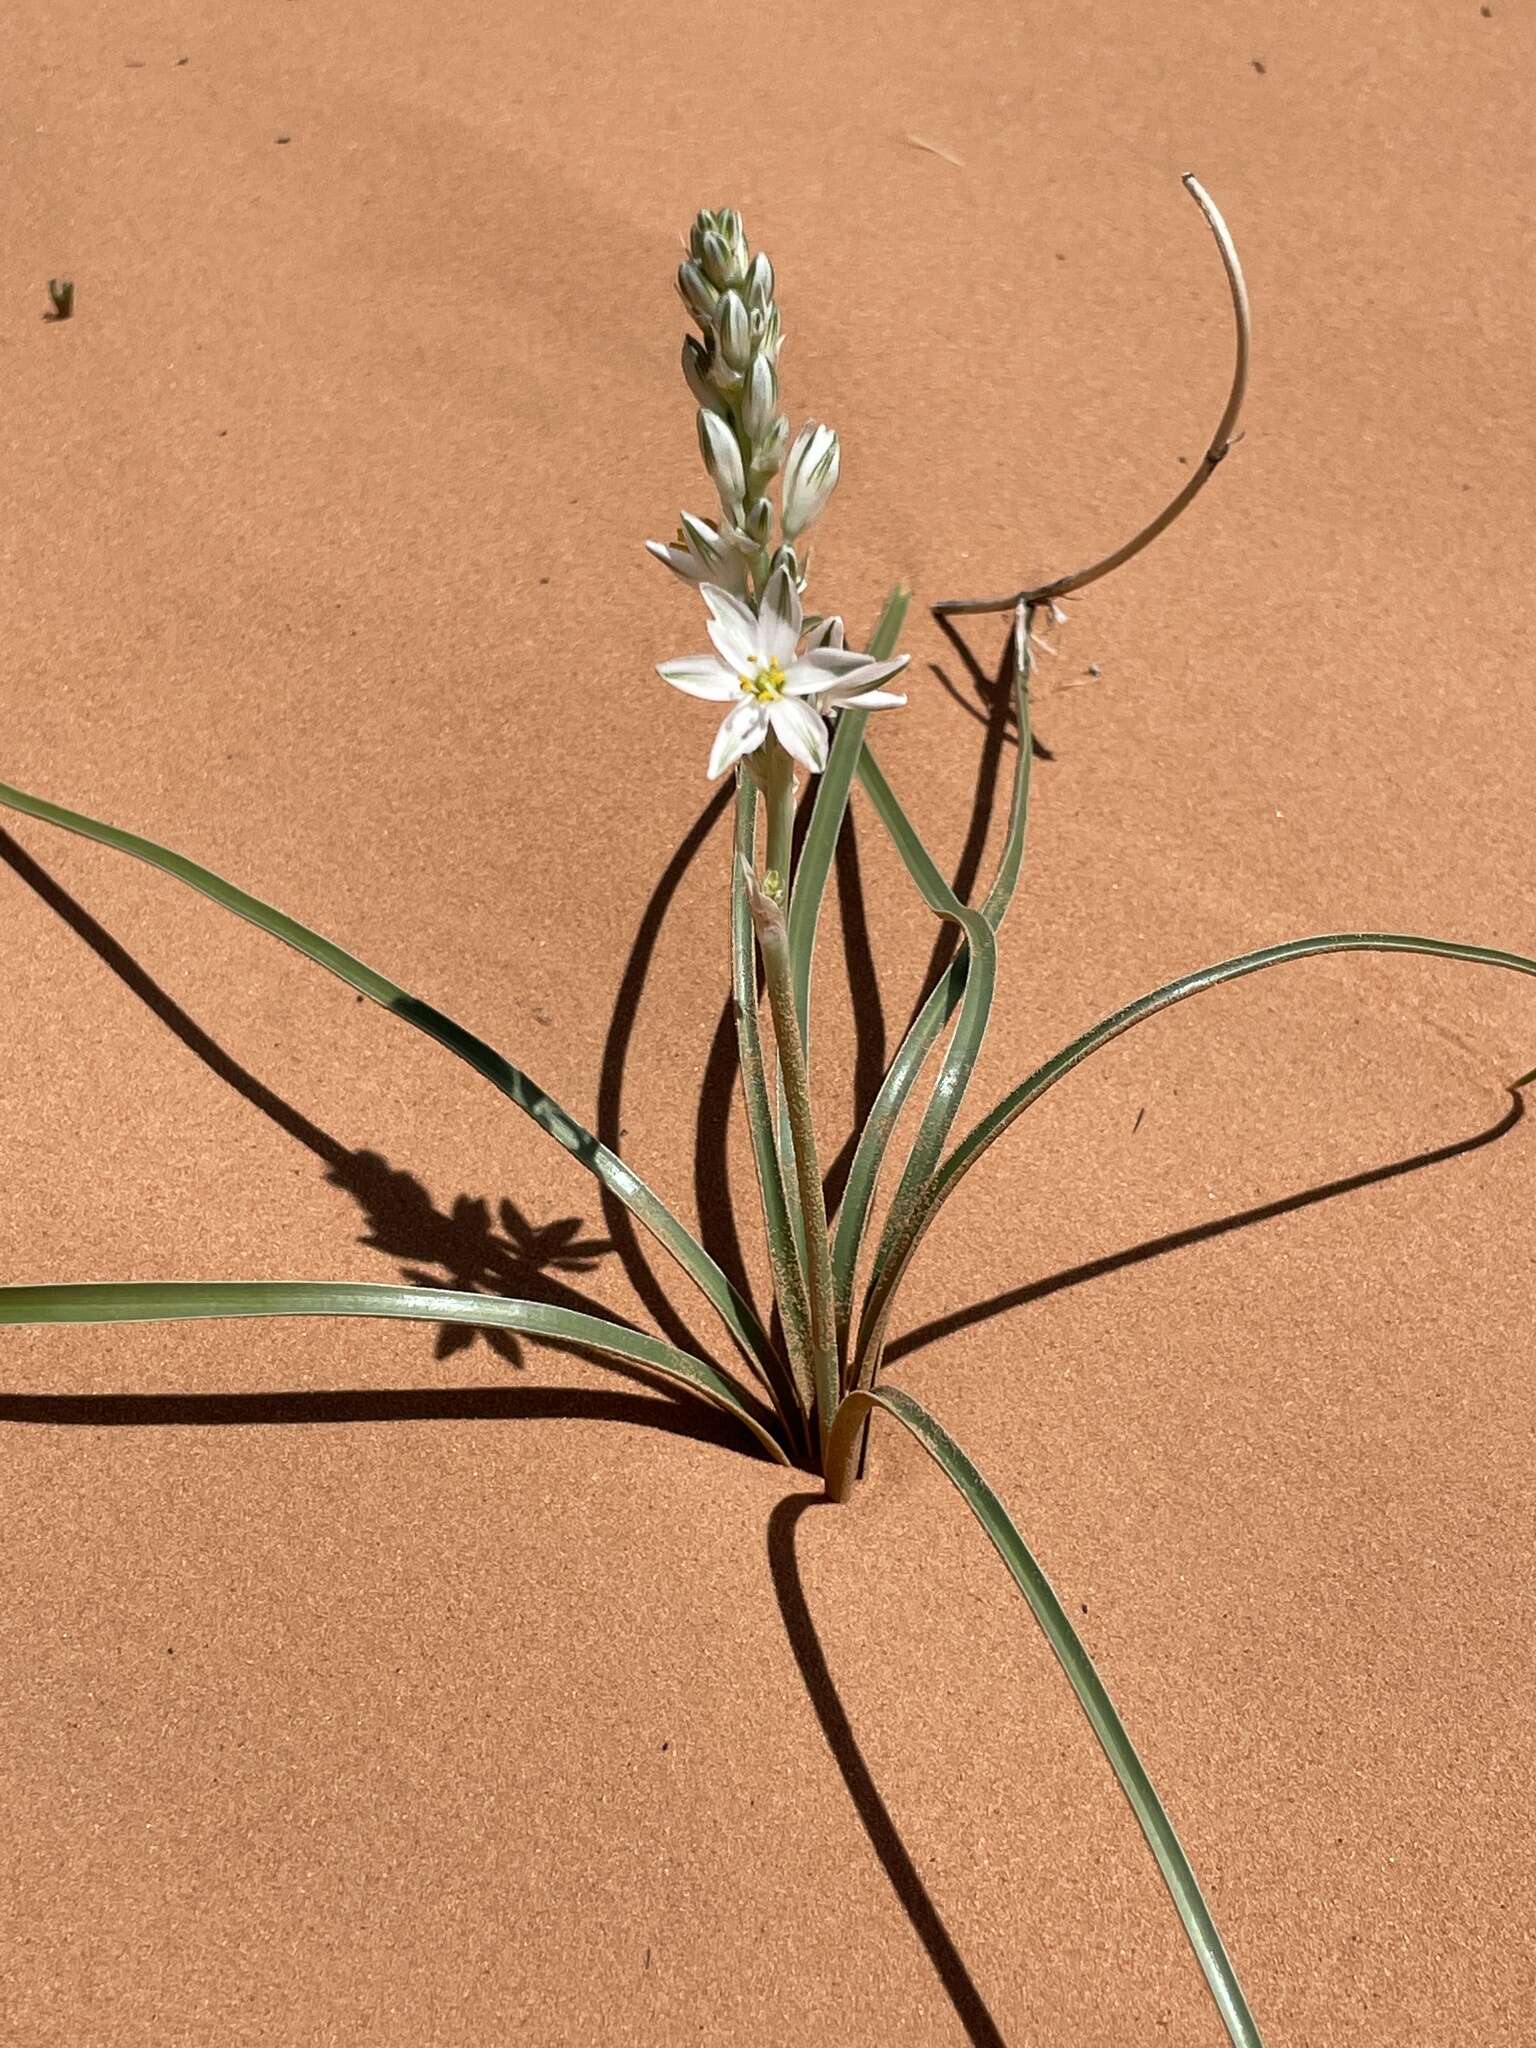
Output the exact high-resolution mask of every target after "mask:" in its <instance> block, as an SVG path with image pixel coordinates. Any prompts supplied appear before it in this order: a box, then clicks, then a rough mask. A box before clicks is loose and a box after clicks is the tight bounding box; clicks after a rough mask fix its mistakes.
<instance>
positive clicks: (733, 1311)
mask: <svg viewBox="0 0 1536 2048" xmlns="http://www.w3.org/2000/svg"><path fill="white" fill-rule="evenodd" d="M0 804H6V805H8V806H9V808H10V809H11V810H13V811H21V812H22V813H24V814H25V815H26V816H27V817H29V818H40V819H42V820H43V822H44V823H45V824H49V825H60V826H62V827H63V828H64V830H65V831H66V832H78V833H79V834H80V836H81V837H82V838H84V839H94V840H96V841H97V842H98V844H100V845H102V846H111V847H114V848H115V849H116V850H117V851H118V852H119V853H128V854H132V855H133V857H134V858H135V859H136V860H142V861H147V862H148V863H149V865H150V866H151V867H155V868H159V869H160V870H161V871H162V872H163V873H165V874H168V875H174V876H175V878H176V880H177V881H179V882H185V883H186V884H187V886H188V887H189V888H192V889H196V890H197V891H198V892H199V893H200V894H201V895H204V896H209V897H211V898H212V899H213V901H214V902H215V903H218V904H222V906H223V907H224V909H226V910H232V911H233V912H234V913H235V915H236V917H243V918H244V919H245V920H246V922H247V923H248V924H254V925H256V926H257V927H258V928H259V929H260V930H262V931H264V932H270V933H271V935H272V937H273V938H275V939H281V940H282V941H283V943H284V945H287V946H292V947H293V949H294V951H295V952H297V953H302V954H303V955H304V956H305V958H306V959H308V960H313V961H315V962H317V963H318V964H319V965H320V966H321V967H325V968H328V969H329V970H330V972H331V973H332V974H334V975H337V976H338V977H339V978H340V979H341V980H342V981H344V982H346V983H347V985H348V987H350V988H355V989H356V990H357V991H358V992H359V993H360V994H361V995H365V996H367V997H369V998H370V1000H372V1001H373V1002H375V1003H379V1004H381V1005H382V1007H383V1008H384V1009H386V1010H388V1011H389V1012H390V1013H391V1015H392V1016H396V1017H400V1018H402V1019H403V1020H404V1021H405V1022H406V1023H407V1024H414V1025H415V1027H416V1029H417V1030H418V1031H424V1032H425V1033H426V1035H427V1036H428V1037H429V1038H435V1039H436V1040H437V1042H438V1043H439V1045H445V1046H447V1048H448V1050H449V1051H450V1052H454V1053H457V1054H458V1056H459V1058H460V1059H461V1060H464V1061H466V1062H467V1063H468V1064H469V1065H470V1066H472V1067H473V1068H474V1069H475V1071H476V1073H478V1074H483V1075H484V1076H485V1078H486V1080H488V1081H489V1082H490V1083H491V1085H492V1086H493V1087H495V1088H499V1089H500V1090H501V1092H502V1094H503V1095H505V1096H506V1097H507V1098H508V1100H509V1101H511V1102H514V1103H516V1105H517V1107H518V1108H519V1109H520V1110H522V1111H523V1112H524V1113H525V1114H526V1115H527V1116H530V1117H532V1119H533V1121H534V1122H535V1123H536V1124H537V1125H538V1126H539V1128H540V1130H542V1131H546V1132H547V1133H548V1134H549V1136H550V1137H552V1138H553V1139H554V1140H555V1143H556V1144H557V1145H562V1146H564V1148H565V1150H566V1151H567V1152H569V1153H570V1154H571V1156H572V1158H574V1159H578V1160H580V1162H581V1164H582V1165H583V1166H584V1167H586V1169H587V1171H588V1172H589V1173H591V1174H593V1175H595V1176H596V1178H597V1179H598V1180H600V1181H601V1182H602V1184H603V1186H604V1187H605V1188H607V1189H608V1190H609V1192H610V1193H611V1194H613V1195H616V1196H617V1197H618V1199H619V1200H620V1201H621V1202H622V1203H623V1204H624V1206H625V1207H626V1208H627V1209H628V1210H629V1211H630V1212H631V1214H632V1215H634V1216H635V1217H636V1218H637V1219H638V1221H639V1222H641V1223H643V1224H644V1225H645V1227H646V1229H647V1230H649V1231H650V1232H651V1233H652V1234H653V1235H654V1236H655V1237H656V1238H657V1240H658V1241H659V1242H660V1243H661V1244H663V1245H664V1246H665V1247H666V1249H667V1250H668V1251H669V1252H670V1253H671V1254H672V1256H673V1258H674V1259H676V1260H677V1262H678V1264H679V1265H680V1266H681V1267H682V1268H683V1270H684V1271H685V1272H686V1273H687V1274H688V1276H689V1278H690V1279H691V1280H693V1281H694V1282H695V1284H696V1285H697V1286H698V1287H699V1288H700V1290H701V1291H702V1292H703V1293H704V1295H705V1296H707V1298H708V1299H709V1301H710V1302H711V1304H712V1305H713V1306H714V1308H715V1309H716V1310H717V1311H718V1313H719V1315H720V1318H721V1320H722V1321H723V1322H724V1324H725V1326H726V1328H727V1329H728V1330H729V1331H730V1333H731V1335H732V1336H733V1337H734V1338H735V1339H736V1342H737V1343H738V1344H739V1345H740V1346H741V1348H742V1350H743V1352H744V1353H745V1354H746V1356H747V1357H748V1358H749V1359H750V1360H751V1361H752V1364H753V1367H754V1369H755V1370H756V1371H758V1372H759V1373H760V1374H761V1375H762V1376H763V1377H764V1378H765V1379H767V1377H768V1375H769V1374H770V1373H771V1371H772V1360H773V1345H772V1343H771V1341H770V1340H769V1337H768V1333H767V1331H766V1330H764V1328H763V1326H762V1324H761V1322H760V1321H759V1320H758V1317H757V1314H756V1312H755V1311H754V1309H753V1307H752V1304H751V1303H750V1302H749V1301H747V1300H746V1299H745V1298H744V1296H742V1295H741V1294H740V1293H739V1292H738V1290H737V1289H736V1288H735V1287H733V1286H732V1284H731V1282H730V1280H729V1279H728V1278H727V1277H726V1275H725V1274H724V1273H723V1272H722V1271H721V1269H720V1267H719V1266H718V1265H717V1264H716V1262H715V1260H714V1259H712V1258H711V1257H710V1255H709V1253H708V1252H707V1251H705V1249H704V1247H703V1246H702V1245H701V1244H700V1243H699V1241H698V1239H697V1238H696V1237H694V1235H693V1234H692V1232H691V1231H689V1230H688V1229H686V1228H685V1226H684V1225H683V1224H682V1223H681V1222H679V1220H678V1219H677V1217H676V1216H674V1215H673V1213H672V1211H671V1210H670V1209H669V1208H668V1207H667V1205H666V1203H665V1202H663V1201H662V1199H661V1197H660V1196H659V1195H657V1194H655V1193H653V1192H652V1190H651V1189H650V1188H648V1187H647V1186H646V1184H645V1182H644V1181H643V1180H642V1179H641V1178H640V1176H639V1175H638V1174H637V1173H635V1172H633V1171H632V1170H631V1169H630V1168H629V1167H628V1166H626V1165H625V1164H624V1161H623V1160H622V1159H620V1158H619V1156H618V1154H617V1153H616V1152H610V1151H609V1149H608V1147H607V1146H606V1145H604V1144H601V1143H599V1141H598V1140H597V1138H595V1137H594V1136H593V1134H592V1132H591V1131H589V1130H587V1129H586V1127H585V1126H584V1125H582V1124H579V1123H578V1122H577V1121H576V1119H575V1117H573V1116H570V1115H568V1114H567V1112H566V1111H565V1110H563V1109H562V1108H561V1107H560V1105H559V1103H558V1102H556V1101H555V1099H554V1097H553V1096H552V1095H548V1094H546V1093H545V1091H544V1090H543V1089H542V1088H540V1087H539V1086H538V1084H537V1083H536V1082H534V1081H531V1080H530V1079H529V1078H528V1076H527V1075H526V1074H525V1073H524V1072H523V1071H522V1070H521V1068H519V1067H514V1066H513V1065H512V1063H511V1061H510V1060H507V1059H504V1058H503V1057H502V1055H501V1054H500V1053H499V1052H497V1051H496V1050H495V1049H494V1048H493V1047H492V1046H489V1045H487V1044H486V1042H485V1040H484V1039H483V1038H477V1037H476V1036H475V1034H474V1033H473V1032H472V1031H466V1030H465V1029H464V1027H463V1025H462V1024H455V1023H454V1021H453V1019H452V1018H451V1017H446V1016H444V1014H443V1012H442V1011H441V1010H437V1009H434V1008H433V1007H432V1005H431V1004H430V1003H424V1002H422V1001H421V999H420V998H419V997H417V996H413V995H409V994H407V992H406V991H405V990H404V989H403V988H398V987H397V986H396V985H395V983H394V982H392V981H389V980H387V979H386V978H385V976H384V975H382V974H379V973H376V972H375V971H374V969H373V968H371V967H365V966H364V965H363V963H362V961H361V960H357V959H354V958H353V956H352V955H351V954H350V953H348V952H345V951H344V950H343V949H342V948H341V947H340V946H338V945H335V944H333V943H332V941H331V940H330V939H326V938H322V937H321V936H320V934H319V933H318V932H312V931H310V930H309V929H308V927H307V926H305V925H302V924H300V923H299V922H298V921H297V920H296V919H295V918H291V917H287V916H285V915H284V914H283V912H282V911H280V910H274V909H273V907H272V905H271V904H270V903H263V902H262V901H261V899H260V898H259V897H257V896H251V895H248V894H247V893H246V891H245V890H244V889H237V888H236V887H235V886H234V884H233V883H232V882H226V881H225V880H223V878H222V877H221V876H219V875H216V874H214V873H213V872H212V871H211V870H210V869H208V868H205V867H200V866H199V865H198V863H197V862H196V861H192V860H187V859H186V858H185V857H184V856H183V855H181V854H179V853H172V852H171V851H170V850H169V849H168V848H167V847H164V846H157V845H156V844H155V842H154V841H153V840H152V839H142V838H140V837H139V835H138V834H137V833H135V832H123V831H120V830H119V829H118V827H117V826H115V825H104V824H102V823H101V822H100V821H99V820H97V819H95V818H87V817H85V816H83V815H82V814H81V813H80V812H78V811H67V810H65V809H64V807H63V806H62V805H61V804H53V803H49V802H48V801H47V800H46V799H45V798H43V797H38V796H28V795H27V793H26V792H25V791H24V790H20V789H13V788H12V787H11V786H10V784H9V783H4V782H0Z"/></svg>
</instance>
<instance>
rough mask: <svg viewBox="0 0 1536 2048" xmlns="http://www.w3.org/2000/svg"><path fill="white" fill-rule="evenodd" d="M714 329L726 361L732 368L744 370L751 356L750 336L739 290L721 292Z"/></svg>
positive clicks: (745, 311) (745, 309) (744, 307)
mask: <svg viewBox="0 0 1536 2048" xmlns="http://www.w3.org/2000/svg"><path fill="white" fill-rule="evenodd" d="M715 331H716V332H717V333H718V335H719V337H720V353H721V355H722V356H724V358H725V360H726V362H727V363H729V365H730V366H731V368H732V369H733V370H744V369H745V368H746V367H747V364H748V362H749V361H750V360H751V356H752V336H751V332H750V330H749V328H748V326H747V308H746V305H745V303H744V301H743V300H742V297H741V294H740V293H739V292H733V291H727V292H722V293H721V295H720V303H719V305H718V306H716V308H715Z"/></svg>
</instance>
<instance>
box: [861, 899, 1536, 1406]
mask: <svg viewBox="0 0 1536 2048" xmlns="http://www.w3.org/2000/svg"><path fill="white" fill-rule="evenodd" d="M1314 953H1426V954H1428V955H1430V957H1431V958H1433V959H1437V960H1469V961H1472V962H1474V963H1475V964H1477V965H1480V966H1484V967H1507V968H1510V969H1512V970H1513V971H1514V972H1515V973H1517V974H1536V960H1529V959H1527V958H1526V956H1525V955H1524V954H1523V953H1506V952H1503V951H1502V950H1500V949H1499V948H1498V947H1496V946H1468V945H1464V944H1462V943H1461V942H1460V941H1458V940H1454V939H1424V938H1419V937H1417V936H1415V935H1414V934H1412V933H1405V932H1326V933H1324V934H1323V935H1322V936H1320V937H1318V938H1314V939H1289V940H1286V941H1285V942H1284V943H1283V944H1281V945H1278V946H1260V947H1259V948H1258V949H1257V951H1256V952H1252V953H1240V954H1238V955H1237V956H1236V958H1235V959H1231V960H1222V961H1219V962H1218V963H1217V965H1216V966H1214V967H1203V968H1201V969H1200V971H1199V973H1197V974H1186V975H1182V976H1181V977H1180V978H1179V979H1178V980H1177V981H1170V982H1167V983H1165V985H1164V986H1163V987H1162V988H1156V989H1153V990H1152V992H1151V994H1150V995H1145V996H1141V997H1138V999H1137V1000H1136V1001H1135V1002H1134V1003H1127V1004H1126V1005H1125V1007H1124V1008H1123V1009H1120V1010H1116V1011H1114V1012H1113V1014H1112V1015H1110V1016H1108V1017H1104V1018H1102V1019H1101V1020H1100V1021H1099V1022H1098V1023H1097V1024H1095V1025H1094V1026H1093V1027H1092V1029H1091V1030H1089V1031H1085V1032H1084V1033H1083V1034H1082V1036H1081V1037H1080V1038H1074V1039H1073V1041H1072V1043H1071V1044H1070V1045H1068V1046H1064V1047H1063V1048H1062V1050H1061V1051H1060V1052H1059V1053H1057V1054H1055V1055H1054V1057H1053V1058H1051V1059H1048V1060H1047V1061H1046V1062H1045V1064H1044V1065H1043V1066H1040V1067H1037V1068H1036V1069H1035V1071H1034V1072H1033V1073H1032V1074H1031V1075H1029V1076H1028V1078H1027V1079H1026V1080H1023V1081H1021V1082H1020V1083H1019V1085H1018V1087H1017V1088H1015V1089H1014V1090H1013V1091H1012V1092H1011V1094H1008V1095H1005V1096H1004V1097H1003V1099H1002V1101H1001V1102H1000V1103H999V1104H998V1105H997V1107H996V1108H995V1109H994V1110H991V1111H990V1112H989V1113H988V1114H987V1115H986V1116H984V1117H983V1118H982V1120H981V1122H980V1123H979V1124H977V1125H976V1127H975V1129H974V1130H973V1131H971V1132H970V1133H969V1134H968V1135H967V1136H966V1137H964V1138H962V1139H961V1141H960V1143H959V1144H958V1145H957V1146H956V1147H955V1149H954V1151H953V1152H951V1153H950V1155H949V1157H948V1158H947V1159H946V1160H945V1161H944V1164H943V1165H942V1166H941V1167H940V1168H939V1170H938V1172H937V1173H936V1174H935V1175H934V1176H933V1178H932V1180H931V1181H930V1182H929V1183H928V1186H927V1188H926V1189H925V1191H924V1193H923V1195H922V1197H921V1199H920V1200H919V1202H918V1203H917V1205H916V1207H915V1208H914V1209H913V1210H912V1212H911V1214H910V1215H909V1217H908V1218H907V1220H906V1223H905V1225H904V1227H903V1230H902V1234H901V1237H900V1239H899V1240H898V1241H897V1242H896V1243H894V1244H893V1245H892V1247H891V1248H890V1254H889V1256H888V1258H887V1259H886V1261H885V1263H884V1265H883V1266H882V1268H881V1273H880V1280H879V1284H878V1286H877V1287H876V1288H875V1289H874V1290H873V1291H872V1293H871V1296H870V1298H869V1300H868V1301H867V1302H866V1304H865V1313H864V1324H863V1328H862V1329H861V1331H860V1349H861V1353H862V1354H863V1358H864V1363H865V1369H866V1372H867V1373H868V1374H869V1375H870V1381H869V1382H867V1383H872V1378H873V1375H874V1374H875V1373H876V1372H878V1371H879V1366H880V1356H881V1352H882V1350H883V1348H884V1344H885V1333H886V1329H887V1326H888V1324H889V1321H890V1312H891V1303H892V1300H893V1297H894V1295H895V1291H896V1288H897V1286H898V1285H899V1284H900V1281H901V1278H902V1275H903V1274H904V1273H905V1272H906V1269H907V1267H908V1265H909V1264H910V1262H911V1259H912V1254H913V1253H914V1252H915V1251H916V1249H917V1247H918V1245H919V1244H920V1243H921V1242H922V1239H923V1235H924V1233H925V1232H926V1231H927V1229H928V1226H929V1224H930V1223H931V1222H932V1221H933V1219H934V1217H935V1216H936V1215H937V1214H938V1212H939V1209H940V1207H941V1206H942V1204H943V1203H944V1201H945V1200H946V1199H947V1197H948V1196H949V1195H950V1194H952V1193H953V1191H954V1189H955V1187H956V1186H957V1185H958V1183H959V1181H960V1179H961V1177H962V1176H963V1175H964V1174H965V1173H966V1171H967V1170H968V1169H969V1168H970V1167H972V1166H974V1165H975V1164H976V1161H977V1160H978V1159H979V1158H980V1157H981V1155H982V1153H983V1152H985V1151H986V1150H987V1148H988V1147H989V1146H990V1145H992V1144H994V1143H995V1142H996V1141H997V1139H999V1138H1000V1137H1001V1136H1002V1135H1003V1133H1004V1131H1006V1130H1007V1129H1008V1127H1009V1125H1010V1124H1011V1123H1013V1121H1014V1120H1015V1118H1017V1117H1020V1116H1022V1115H1023V1113H1024V1111H1025V1110H1026V1109H1028V1108H1029V1106H1030V1104H1031V1103H1032V1102H1038V1101H1039V1099H1040V1097H1041V1096H1042V1095H1043V1094H1044V1093H1045V1091H1046V1090H1047V1089H1048V1088H1050V1087H1053V1086H1054V1085H1055V1083H1056V1082H1058V1081H1059V1080H1061V1079H1062V1078H1063V1076H1064V1075H1067V1074H1070V1073H1071V1071H1072V1069H1073V1068H1074V1067H1077V1066H1081V1064H1082V1062H1083V1061H1084V1060H1085V1059H1087V1058H1088V1056H1089V1054H1090V1053H1094V1052H1097V1051H1098V1049H1099V1047H1100V1046H1103V1045H1108V1044H1109V1042H1110V1040H1111V1039H1112V1038H1118V1037H1119V1036H1120V1034H1121V1032H1123V1031H1129V1030H1130V1028H1131V1026H1132V1025H1133V1024H1140V1023H1143V1022H1144V1021H1145V1020H1146V1019H1147V1018H1148V1017H1155V1016H1156V1015H1157V1013H1158V1012H1159V1011H1160V1010H1166V1009H1169V1008H1171V1006H1172V1005H1173V1004H1174V1003H1182V1002H1183V1001H1184V1000H1185V999H1186V998H1187V997H1189V996H1194V995H1199V994H1200V992H1201V990H1202V989H1207V988H1218V987H1220V985H1221V984H1222V982H1224V981H1237V980H1239V979H1240V978H1241V977H1242V976H1243V975H1245V974H1257V973H1258V971H1259V969H1260V968H1261V967H1277V966H1279V965H1280V964H1281V963H1282V962H1284V961H1287V960H1306V959H1309V958H1310V957H1311V956H1312V955H1313V954H1314ZM866 1333H867V1334H866Z"/></svg>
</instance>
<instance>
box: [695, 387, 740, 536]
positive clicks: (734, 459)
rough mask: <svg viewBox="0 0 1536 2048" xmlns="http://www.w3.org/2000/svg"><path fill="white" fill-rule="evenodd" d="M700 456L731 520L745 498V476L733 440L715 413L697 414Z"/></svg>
mask: <svg viewBox="0 0 1536 2048" xmlns="http://www.w3.org/2000/svg"><path fill="white" fill-rule="evenodd" d="M699 452H700V454H701V455H702V456H703V457H704V467H705V468H706V469H707V470H708V471H709V475H710V481H711V482H712V483H713V484H714V487H715V489H716V490H717V491H718V492H719V493H720V503H721V505H722V506H723V507H724V508H725V509H726V510H727V511H728V512H730V513H731V514H732V516H733V517H734V516H735V515H736V514H737V513H739V511H740V509H741V501H742V499H743V498H744V497H745V496H746V494H747V473H746V470H745V468H744V467H743V465H742V460H741V449H740V447H739V446H738V444H737V440H736V436H735V435H734V434H733V433H732V431H731V429H730V427H729V426H728V425H727V424H726V422H725V421H724V420H723V419H721V417H720V415H719V414H718V413H717V412H701V413H700V414H699Z"/></svg>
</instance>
